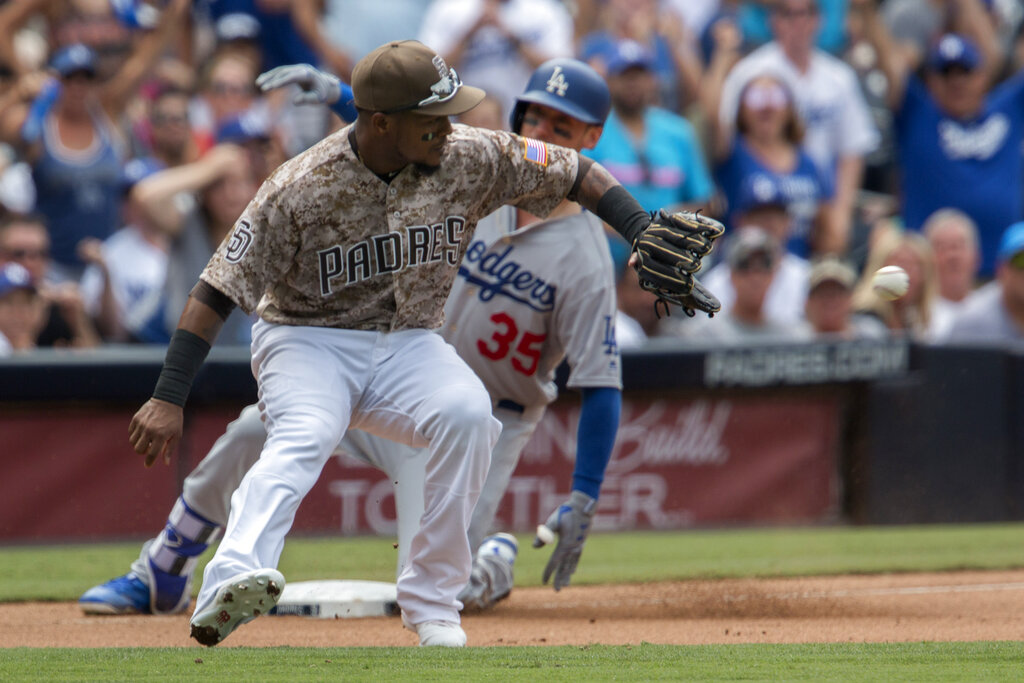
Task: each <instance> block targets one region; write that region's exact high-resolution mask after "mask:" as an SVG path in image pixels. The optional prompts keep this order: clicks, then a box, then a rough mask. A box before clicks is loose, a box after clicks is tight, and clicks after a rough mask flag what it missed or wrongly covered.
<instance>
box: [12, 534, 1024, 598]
mask: <svg viewBox="0 0 1024 683" xmlns="http://www.w3.org/2000/svg"><path fill="white" fill-rule="evenodd" d="M1022 539H1024V524H978V525H964V526H939V525H936V526H916V527H914V526H899V527H828V528H822V527H811V528H799V529H753V530H752V529H742V530H718V531H684V532H643V533H618V534H594V535H593V537H592V538H590V539H589V540H588V541H587V547H586V550H585V552H584V554H583V559H582V560H581V561H580V566H579V570H578V571H577V573H576V576H575V577H574V578H573V582H574V583H575V584H577V585H583V584H600V583H640V582H647V581H664V580H678V579H691V578H725V577H742V576H800V575H805V576H809V575H820V574H846V573H877V572H902V571H942V570H955V569H1008V568H1013V567H1024V542H1022ZM530 540H531V539H530V538H529V537H527V536H519V543H520V550H519V558H518V559H517V561H516V583H517V585H522V586H530V585H539V583H540V576H541V571H542V570H543V567H544V563H545V562H546V561H547V558H548V551H547V550H534V549H532V548H531V547H530ZM392 543H393V540H392V539H386V538H350V539H339V538H324V539H302V538H296V539H291V540H289V541H288V542H287V544H286V545H285V550H284V554H283V555H282V557H281V564H280V569H281V571H282V572H284V575H285V576H286V577H288V579H289V580H290V581H306V580H310V579H332V578H333V579H366V580H376V581H393V580H394V562H395V549H394V548H393V547H392ZM139 546H140V544H139V543H118V544H103V545H66V546H46V547H37V546H21V547H17V546H15V547H7V548H4V549H3V550H2V551H0V576H3V577H4V582H3V589H2V590H0V602H3V601H6V602H12V601H25V600H74V599H77V598H78V596H79V595H81V593H82V591H84V590H85V589H87V588H89V587H90V586H92V585H95V584H96V583H99V582H102V581H105V580H106V579H109V578H111V577H113V576H117V575H119V574H123V573H125V572H126V571H127V570H128V565H129V564H130V562H131V561H132V559H134V558H135V557H136V556H137V555H138V552H139ZM211 556H212V552H211V551H207V553H206V554H205V555H204V557H203V561H205V560H208V559H209V558H210V557H211ZM201 565H202V563H201ZM199 571H202V566H200V568H199Z"/></svg>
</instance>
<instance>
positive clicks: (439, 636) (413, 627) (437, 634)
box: [402, 612, 466, 647]
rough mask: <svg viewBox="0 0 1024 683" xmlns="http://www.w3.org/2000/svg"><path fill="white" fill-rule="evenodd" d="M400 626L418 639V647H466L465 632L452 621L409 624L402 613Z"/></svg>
mask: <svg viewBox="0 0 1024 683" xmlns="http://www.w3.org/2000/svg"><path fill="white" fill-rule="evenodd" d="M402 624H403V625H404V626H405V627H406V628H407V629H409V630H410V631H413V632H415V633H416V635H418V636H419V637H420V647H465V646H466V632H465V631H463V630H462V627H461V626H459V625H458V624H456V623H455V622H454V621H424V622H422V623H419V624H410V623H409V621H408V620H407V619H406V617H405V612H403V613H402Z"/></svg>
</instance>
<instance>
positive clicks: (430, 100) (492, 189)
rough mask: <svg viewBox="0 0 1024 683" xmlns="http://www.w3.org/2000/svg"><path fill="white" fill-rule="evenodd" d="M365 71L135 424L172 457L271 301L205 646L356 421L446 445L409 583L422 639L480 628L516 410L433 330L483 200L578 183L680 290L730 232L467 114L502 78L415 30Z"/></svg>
mask: <svg viewBox="0 0 1024 683" xmlns="http://www.w3.org/2000/svg"><path fill="white" fill-rule="evenodd" d="M352 89H353V93H354V101H355V106H356V109H357V110H358V112H359V113H358V117H357V120H356V122H355V124H354V125H352V126H348V127H346V128H344V129H342V130H341V131H339V132H338V133H336V134H334V135H332V136H330V137H328V138H327V139H325V140H324V141H323V142H321V143H319V144H318V145H315V146H314V147H312V148H311V149H310V150H308V151H306V152H304V153H302V154H300V155H299V156H297V157H295V158H294V159H292V160H290V161H289V162H287V163H285V164H284V165H283V166H282V167H281V168H280V169H278V171H276V172H275V173H274V174H273V175H272V176H271V177H270V178H269V179H268V180H267V181H266V183H264V185H263V187H262V188H261V189H260V192H259V193H258V195H257V197H256V198H255V199H254V201H253V202H252V204H250V206H249V207H248V208H247V209H246V211H245V212H243V214H242V216H241V218H240V219H239V221H238V223H237V224H236V227H235V230H234V231H233V232H232V234H231V235H229V237H228V238H227V239H226V240H225V242H224V243H223V244H222V245H221V246H220V247H219V249H218V250H217V252H216V253H215V254H214V256H213V258H212V259H211V261H210V263H209V265H208V266H207V268H206V269H205V270H204V272H203V274H202V276H201V279H200V282H199V283H198V284H197V285H196V287H195V288H194V290H193V293H192V295H191V297H190V299H189V302H188V304H187V305H186V308H185V310H184V312H183V313H182V317H181V320H180V321H179V327H178V330H177V331H176V332H175V335H174V337H173V338H172V340H171V343H170V345H169V347H168V352H167V358H166V360H165V362H164V368H163V370H162V371H161V375H160V378H159V380H158V382H157V387H156V389H155V391H154V395H153V398H152V399H150V400H149V401H148V402H147V403H146V404H145V405H144V406H143V407H142V408H141V409H140V410H139V411H138V413H136V415H135V417H134V418H133V419H132V423H131V425H130V427H129V437H130V441H131V443H132V445H133V447H134V448H135V450H136V451H137V452H138V453H140V454H144V455H145V457H146V463H147V465H148V464H152V463H153V462H154V461H155V460H156V459H157V458H159V457H161V456H164V457H165V459H166V458H168V457H169V454H170V452H171V450H172V449H173V447H174V445H175V444H176V442H177V441H178V439H180V436H181V423H182V406H183V405H184V403H185V400H186V397H187V394H188V390H189V388H190V387H191V383H192V381H193V379H194V377H195V373H196V372H197V371H198V368H199V367H200V365H201V364H202V362H203V360H204V359H205V356H206V354H207V353H208V351H209V343H210V341H212V340H213V339H214V338H215V337H216V333H217V331H218V330H219V328H220V325H221V323H222V321H223V319H224V318H225V317H226V315H227V313H228V312H230V310H231V309H232V308H233V306H234V305H235V304H236V303H237V304H240V305H241V306H242V307H243V309H245V310H247V311H252V310H258V313H259V316H260V321H258V322H257V323H256V324H255V325H254V329H253V370H254V373H255V375H256V378H257V382H258V386H259V394H260V403H259V406H260V412H261V415H262V418H263V421H264V424H265V425H266V428H267V440H266V443H265V444H264V446H263V450H262V453H261V456H260V459H259V460H258V461H257V462H256V463H255V464H254V465H253V466H252V467H251V468H250V469H249V471H248V472H247V473H246V474H245V476H244V477H243V479H242V482H241V484H240V486H239V488H238V490H237V491H236V492H235V493H234V495H233V496H232V501H231V512H230V514H229V516H228V522H227V526H226V528H225V531H224V538H223V540H222V541H221V543H220V546H219V548H218V550H217V552H216V554H215V555H214V557H213V559H212V560H211V561H210V563H209V564H208V565H207V568H206V572H205V574H204V580H203V585H202V588H201V590H200V592H199V597H198V599H197V604H196V609H195V612H194V613H193V616H192V619H191V628H192V635H193V637H194V638H196V639H197V640H198V641H199V642H200V643H203V644H206V645H215V644H216V643H218V642H220V641H221V640H223V639H224V638H225V637H226V636H227V635H228V634H230V633H231V632H232V631H233V630H234V629H235V628H236V627H237V626H238V625H240V624H242V623H245V622H247V621H249V620H251V619H253V618H255V617H257V616H259V615H261V614H263V613H264V612H265V611H267V610H269V609H271V608H272V607H273V606H274V605H275V604H276V602H277V598H278V597H279V595H280V591H281V590H282V588H283V586H284V577H283V576H282V575H281V574H280V572H278V571H277V570H276V568H275V567H276V565H277V562H278V559H279V557H280V553H281V550H282V547H283V544H284V537H285V535H286V534H287V531H288V529H289V528H290V526H291V523H292V520H293V519H294V514H295V510H296V508H297V507H298V504H299V503H300V502H301V500H302V498H303V497H304V496H305V494H306V493H307V492H308V491H309V489H310V488H311V487H312V485H313V483H314V482H315V481H316V478H317V477H318V476H319V473H320V470H321V469H322V467H323V464H324V462H325V461H326V459H327V458H328V457H329V456H330V454H331V453H332V452H333V450H334V448H335V447H336V445H337V444H338V443H339V441H340V439H341V437H342V436H343V435H344V434H345V433H346V431H347V430H348V429H349V428H350V427H352V428H360V429H363V430H364V431H367V432H370V433H373V434H376V435H378V436H383V437H386V438H388V439H393V440H396V441H400V442H403V443H406V444H408V445H411V446H416V447H426V448H427V449H428V450H429V456H428V457H427V460H426V465H425V472H426V477H425V482H424V486H423V490H422V494H423V500H424V508H423V509H424V512H423V515H422V517H421V518H420V524H419V528H418V530H417V531H416V533H415V534H414V535H413V537H412V540H411V543H410V547H409V558H408V562H407V564H406V566H405V568H404V569H403V570H402V572H401V575H400V576H399V578H398V585H397V588H398V602H399V605H400V607H401V609H402V615H403V622H404V623H405V624H406V625H407V626H408V627H409V628H411V629H413V630H414V631H416V632H417V633H418V634H419V637H420V644H421V645H450V646H461V645H463V644H465V633H464V632H463V631H462V629H461V627H460V626H459V613H458V611H459V606H460V605H459V601H458V600H457V596H458V594H459V592H460V591H461V590H462V588H463V587H464V586H465V585H466V584H467V583H468V580H469V575H470V569H471V563H472V562H471V560H472V558H471V552H470V546H469V542H468V538H467V533H466V532H467V529H468V526H469V521H470V514H471V512H472V510H473V508H474V506H475V504H476V501H477V498H478V497H479V493H480V489H481V487H482V486H483V483H484V478H485V476H486V473H487V470H488V467H489V463H490V453H491V450H492V448H493V446H494V443H495V441H496V440H497V437H498V433H499V423H498V422H497V420H495V419H494V417H493V416H492V415H491V410H490V407H491V406H490V398H489V396H488V394H487V392H486V390H485V389H484V387H483V385H482V384H481V383H480V380H479V379H478V378H477V377H476V375H474V374H473V372H472V371H471V370H470V369H469V368H468V366H467V365H466V364H465V363H464V362H463V361H462V360H460V359H459V358H458V356H457V355H456V354H455V351H454V350H453V349H452V347H451V346H449V345H447V344H446V343H445V342H444V340H443V339H442V338H441V337H440V336H439V335H437V334H434V333H433V332H431V331H430V330H431V329H432V328H436V327H438V326H439V325H440V324H441V323H442V322H443V314H442V305H443V302H444V300H445V299H446V298H447V295H448V293H449V290H450V288H451V283H452V281H453V279H454V278H455V275H456V272H457V268H458V265H459V263H460V262H461V261H462V257H463V256H464V255H465V253H466V249H467V248H468V246H469V241H470V239H471V238H472V235H473V230H474V228H475V225H476V222H477V221H478V220H479V219H480V218H481V217H482V216H484V215H486V214H488V213H491V212H492V211H494V210H495V209H497V208H498V207H499V206H501V205H503V204H514V205H516V206H519V207H520V208H523V209H524V210H527V211H529V212H530V213H532V214H534V215H538V216H545V215H547V214H548V213H550V212H551V211H552V210H554V209H555V208H556V207H558V206H559V205H560V204H561V202H562V200H563V199H564V198H565V197H567V196H568V197H571V198H573V199H577V200H578V201H579V202H580V204H581V205H583V206H584V207H587V208H588V209H590V210H592V211H594V213H596V214H597V215H598V216H599V217H601V218H602V219H604V220H605V221H606V222H607V223H609V224H610V225H612V226H613V227H614V228H615V229H616V230H618V231H619V232H620V233H621V234H622V235H623V236H624V237H625V238H626V239H627V241H628V242H629V243H631V244H634V245H635V247H636V249H637V251H638V254H639V255H640V258H639V259H638V261H637V267H638V269H639V271H640V274H641V279H642V281H644V280H646V281H647V282H651V281H653V282H657V283H659V284H658V285H657V286H659V287H660V288H661V291H664V292H666V293H667V294H668V295H670V296H671V295H674V294H681V295H683V296H688V295H690V293H691V292H693V293H694V294H696V293H697V283H696V282H695V281H694V280H693V279H692V278H691V277H690V276H689V273H690V272H693V271H694V270H696V268H699V263H700V257H701V256H702V255H703V254H705V253H707V252H708V251H709V250H710V247H711V240H713V239H714V238H715V237H717V236H718V234H720V230H718V229H717V227H716V226H711V230H710V232H709V233H708V234H707V235H704V234H702V233H698V234H694V233H690V232H688V233H686V234H685V236H683V237H676V235H677V230H678V229H679V228H678V227H677V226H676V224H675V220H676V219H674V218H672V217H667V216H666V217H664V218H665V220H663V221H662V222H661V223H656V224H654V225H655V227H656V228H657V229H656V230H654V229H652V230H648V227H649V226H651V225H652V222H651V217H650V216H649V215H648V214H647V213H646V212H644V211H643V209H642V208H640V206H639V204H637V203H636V201H635V200H634V199H633V198H632V197H631V196H630V195H629V193H628V192H626V191H625V190H624V189H623V188H622V187H621V185H619V184H618V183H617V182H616V181H615V180H614V179H613V178H612V177H611V176H610V174H608V172H607V171H606V170H605V169H603V168H602V167H601V166H600V165H598V164H594V163H593V162H589V161H588V160H586V159H585V158H582V157H580V156H579V155H578V154H577V152H575V151H574V150H571V149H567V148H564V147H559V146H555V145H550V144H545V143H543V142H540V141H537V140H532V139H527V138H521V137H518V136H516V135H513V134H511V133H503V132H493V131H483V130H481V129H475V128H469V127H465V126H458V125H456V126H454V127H453V126H452V124H451V123H450V122H449V120H448V116H449V115H451V114H457V113H459V112H462V111H465V110H467V109H468V108H470V107H472V106H474V105H475V104H476V103H477V102H479V100H480V99H481V98H482V96H483V94H482V92H481V91H479V90H477V89H474V88H469V87H466V86H462V84H461V83H460V82H459V80H458V76H457V75H456V74H455V72H454V71H453V70H451V69H449V68H448V67H447V65H445V64H444V61H443V60H442V59H441V58H440V57H439V56H437V55H436V53H434V52H433V51H432V50H430V49H429V48H426V47H425V46H423V45H421V44H419V43H415V42H414V41H403V42H397V43H389V44H387V45H384V46H382V47H381V48H378V49H377V50H375V51H373V52H371V53H370V54H369V55H367V56H366V57H364V58H363V59H362V60H360V62H359V63H358V64H357V65H356V68H355V69H354V71H353V84H352ZM669 219H672V220H669ZM685 222H686V221H684V223H685ZM701 229H703V228H701ZM182 507H184V506H182ZM181 516H182V517H185V516H187V517H188V519H189V521H190V522H194V523H195V525H196V526H200V525H201V523H202V522H203V521H204V520H203V519H202V518H201V517H200V516H198V515H196V514H195V512H194V511H190V510H188V509H185V510H184V511H183V512H182V515H181ZM206 521H208V520H206Z"/></svg>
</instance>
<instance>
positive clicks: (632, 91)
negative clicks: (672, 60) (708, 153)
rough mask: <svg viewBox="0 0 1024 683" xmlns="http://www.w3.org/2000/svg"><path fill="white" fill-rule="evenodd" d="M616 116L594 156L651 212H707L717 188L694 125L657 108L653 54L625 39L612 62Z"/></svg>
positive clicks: (611, 87)
mask: <svg viewBox="0 0 1024 683" xmlns="http://www.w3.org/2000/svg"><path fill="white" fill-rule="evenodd" d="M607 77H608V87H609V90H610V91H611V97H612V113H611V114H610V115H609V116H608V121H607V123H605V126H604V135H602V136H601V141H600V142H598V143H597V146H596V147H595V148H594V149H593V150H591V151H590V153H589V156H590V157H591V158H593V159H594V160H595V161H598V162H599V163H601V164H602V165H603V166H604V167H605V168H607V169H608V171H609V172H610V173H611V174H612V175H613V176H615V177H616V178H617V179H618V181H619V182H620V183H622V184H623V185H624V186H625V187H626V189H627V190H629V192H630V193H631V194H632V195H633V196H634V197H636V199H637V201H638V202H640V204H641V205H642V206H643V207H644V208H645V209H647V210H648V211H655V210H657V209H659V208H662V207H672V208H675V209H679V208H689V209H698V208H704V207H705V205H706V204H707V202H708V201H709V200H710V199H711V195H712V190H713V186H712V184H711V177H710V174H709V173H708V169H707V165H706V164H705V161H704V155H703V152H702V150H701V148H700V144H699V142H698V140H697V136H696V134H695V133H694V130H693V126H692V125H690V122H689V121H687V120H686V119H684V118H683V117H681V116H678V115H677V114H673V113H672V112H670V111H666V110H664V109H661V108H658V107H654V106H651V103H652V102H654V101H656V98H657V80H656V78H655V75H654V70H653V62H652V61H651V56H650V53H649V52H648V51H647V49H646V48H644V47H643V46H642V45H640V44H639V43H636V42H633V41H623V42H621V43H619V44H618V45H617V46H616V49H615V52H614V53H613V54H612V55H611V56H610V57H609V58H608V61H607Z"/></svg>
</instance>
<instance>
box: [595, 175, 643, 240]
mask: <svg viewBox="0 0 1024 683" xmlns="http://www.w3.org/2000/svg"><path fill="white" fill-rule="evenodd" d="M595 213H596V214H597V217H598V218H600V219H601V220H603V221H604V222H605V223H607V224H608V225H610V226H612V227H613V228H615V230H616V231H617V232H618V233H619V234H620V235H622V236H623V237H624V238H626V243H627V244H629V245H630V246H631V247H632V246H634V245H635V244H636V240H637V238H638V237H639V236H640V233H642V232H643V231H644V228H646V227H647V226H648V225H650V224H651V214H649V213H647V212H646V211H644V207H642V206H640V202H638V201H637V200H636V199H634V198H633V195H631V194H630V193H629V191H627V190H626V188H624V187H623V186H622V185H616V186H615V187H613V188H611V189H610V190H608V191H607V192H605V193H604V194H603V195H602V196H601V199H600V200H598V202H597V211H596V212H595Z"/></svg>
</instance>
